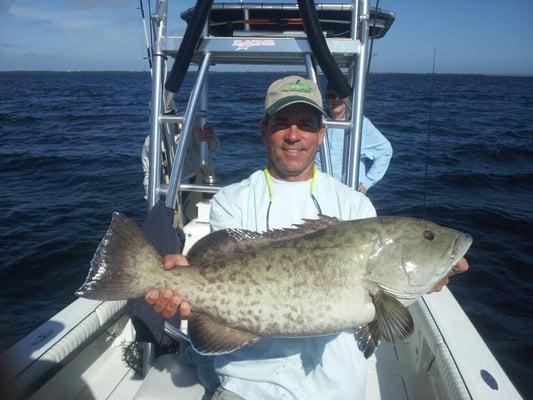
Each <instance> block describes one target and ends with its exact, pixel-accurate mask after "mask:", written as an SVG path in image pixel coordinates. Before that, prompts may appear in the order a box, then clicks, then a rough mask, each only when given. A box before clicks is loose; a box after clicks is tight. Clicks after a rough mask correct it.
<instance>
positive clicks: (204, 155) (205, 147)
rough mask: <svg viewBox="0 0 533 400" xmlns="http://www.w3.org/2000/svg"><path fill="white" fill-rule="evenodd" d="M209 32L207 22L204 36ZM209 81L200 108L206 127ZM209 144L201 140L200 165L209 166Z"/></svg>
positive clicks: (206, 83) (201, 95) (202, 122)
mask: <svg viewBox="0 0 533 400" xmlns="http://www.w3.org/2000/svg"><path fill="white" fill-rule="evenodd" d="M208 34H209V29H208V26H207V22H206V23H205V25H204V33H203V35H204V37H207V36H208ZM207 86H208V81H207V78H206V79H205V81H204V84H203V86H202V92H201V94H200V110H201V111H202V117H201V118H200V127H201V128H204V127H205V125H206V123H207V103H208V102H207V91H208V87H207ZM208 164H209V144H208V143H207V142H206V141H205V140H202V141H201V142H200V165H202V166H209V165H208Z"/></svg>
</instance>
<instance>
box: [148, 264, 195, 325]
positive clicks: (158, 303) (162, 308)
mask: <svg viewBox="0 0 533 400" xmlns="http://www.w3.org/2000/svg"><path fill="white" fill-rule="evenodd" d="M188 265H189V263H188V262H187V258H186V257H185V256H184V255H181V254H169V255H168V256H165V257H163V268H164V269H165V270H167V271H168V270H171V269H173V268H176V267H186V266H188ZM144 300H145V301H146V302H147V303H148V304H150V305H152V306H154V311H155V312H156V313H158V314H161V315H162V316H163V317H164V318H171V317H173V316H174V315H175V314H176V312H177V311H178V310H179V313H180V317H181V319H187V318H189V316H190V315H191V305H190V304H189V303H188V302H186V301H184V300H183V298H182V297H181V296H179V295H177V294H176V293H174V289H173V288H166V289H165V290H163V291H162V292H160V291H159V290H157V289H150V290H149V291H148V293H146V296H144Z"/></svg>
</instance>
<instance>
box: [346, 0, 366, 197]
mask: <svg viewBox="0 0 533 400" xmlns="http://www.w3.org/2000/svg"><path fill="white" fill-rule="evenodd" d="M360 10H361V15H360V17H359V19H358V21H359V22H360V24H361V29H360V34H361V37H360V42H361V49H360V51H359V54H358V57H357V70H356V74H357V82H356V86H355V87H354V96H353V97H352V114H351V117H350V124H351V126H352V135H351V136H350V148H349V158H348V171H347V182H346V184H347V185H348V186H350V187H351V188H352V189H354V190H357V189H358V187H359V160H360V158H361V138H362V128H363V111H364V104H365V86H366V65H367V62H366V60H367V53H368V20H369V14H368V0H362V1H361V8H360Z"/></svg>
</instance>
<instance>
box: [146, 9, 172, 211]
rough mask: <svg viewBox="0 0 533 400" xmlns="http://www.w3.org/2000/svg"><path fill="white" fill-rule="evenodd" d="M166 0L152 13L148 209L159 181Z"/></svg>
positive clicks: (156, 196) (155, 201)
mask: <svg viewBox="0 0 533 400" xmlns="http://www.w3.org/2000/svg"><path fill="white" fill-rule="evenodd" d="M166 11H167V3H166V1H161V2H160V3H159V6H158V14H157V15H154V16H153V17H151V18H152V21H153V22H154V23H156V24H157V31H156V37H155V51H154V52H153V54H152V57H153V62H152V65H153V66H154V71H153V76H152V99H151V103H150V105H151V109H150V126H151V132H150V170H149V177H148V210H150V209H151V208H152V207H153V206H154V204H155V203H157V201H158V200H159V193H158V187H159V184H160V181H161V176H160V175H161V124H160V123H159V115H160V114H161V109H162V92H163V76H162V75H163V71H164V68H163V64H164V56H163V54H162V52H161V40H160V39H161V38H162V37H163V36H164V35H165V31H166V14H167V13H166Z"/></svg>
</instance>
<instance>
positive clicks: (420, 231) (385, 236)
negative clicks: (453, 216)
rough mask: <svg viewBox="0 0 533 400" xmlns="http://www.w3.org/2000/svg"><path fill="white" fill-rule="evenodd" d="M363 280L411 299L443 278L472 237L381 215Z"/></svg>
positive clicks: (446, 229)
mask: <svg viewBox="0 0 533 400" xmlns="http://www.w3.org/2000/svg"><path fill="white" fill-rule="evenodd" d="M381 225H382V229H381V232H380V238H379V240H376V244H375V247H374V249H373V251H372V254H371V255H370V257H369V258H368V262H367V269H366V271H367V276H366V279H367V280H368V281H370V282H373V283H375V284H377V285H378V286H379V287H380V288H382V289H383V290H385V291H386V292H389V293H391V294H392V295H394V296H396V297H398V298H405V299H414V298H416V297H418V296H420V295H422V294H424V293H427V292H428V291H429V290H430V289H431V288H432V287H433V286H434V285H435V283H437V282H438V281H439V280H441V279H442V278H443V277H445V276H446V275H447V274H448V273H449V272H450V271H451V269H452V268H453V266H454V265H455V264H457V262H458V261H459V260H460V259H461V258H462V257H463V256H464V254H465V253H466V252H467V251H468V249H469V248H470V245H471V244H472V236H470V235H469V234H466V233H462V232H459V231H457V230H455V229H450V228H446V227H443V226H439V225H437V224H434V223H432V222H429V221H425V220H420V219H414V218H397V217H390V218H387V217H384V218H383V220H382V224H381Z"/></svg>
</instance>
